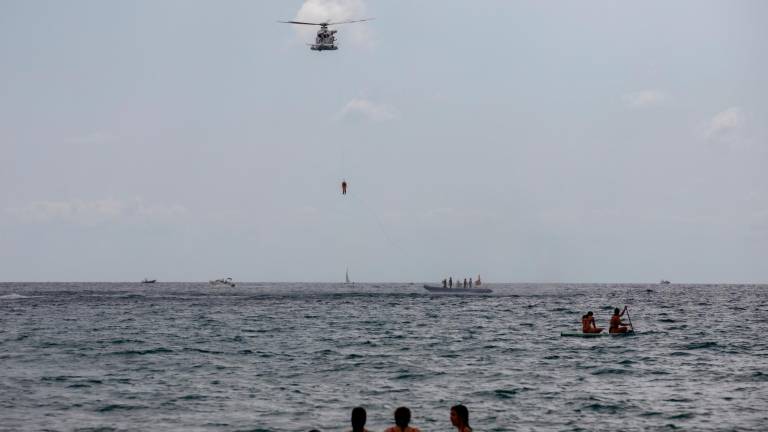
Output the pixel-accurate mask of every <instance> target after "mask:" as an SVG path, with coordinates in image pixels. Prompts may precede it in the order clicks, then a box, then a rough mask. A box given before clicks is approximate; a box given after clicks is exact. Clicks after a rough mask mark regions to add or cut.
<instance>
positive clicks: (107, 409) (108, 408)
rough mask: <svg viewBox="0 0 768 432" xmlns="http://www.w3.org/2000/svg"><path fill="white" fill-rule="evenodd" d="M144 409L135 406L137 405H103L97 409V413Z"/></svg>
mask: <svg viewBox="0 0 768 432" xmlns="http://www.w3.org/2000/svg"><path fill="white" fill-rule="evenodd" d="M142 408H144V407H142V406H137V405H123V404H109V405H104V406H103V407H101V408H99V409H97V410H96V411H97V412H110V411H117V410H126V411H130V410H135V409H142Z"/></svg>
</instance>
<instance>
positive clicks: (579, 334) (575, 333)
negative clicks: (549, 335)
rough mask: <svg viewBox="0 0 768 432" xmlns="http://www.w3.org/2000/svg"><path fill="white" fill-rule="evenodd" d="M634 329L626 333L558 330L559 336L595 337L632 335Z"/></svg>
mask: <svg viewBox="0 0 768 432" xmlns="http://www.w3.org/2000/svg"><path fill="white" fill-rule="evenodd" d="M634 335H635V331H634V330H632V331H628V332H626V333H608V332H605V333H583V332H575V331H564V332H560V336H562V337H580V338H595V337H603V336H634Z"/></svg>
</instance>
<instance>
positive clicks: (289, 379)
mask: <svg viewBox="0 0 768 432" xmlns="http://www.w3.org/2000/svg"><path fill="white" fill-rule="evenodd" d="M490 287H491V288H493V289H494V294H493V295H490V296H450V295H431V294H429V293H427V292H426V291H425V290H423V289H422V288H421V285H405V284H356V285H354V286H344V285H333V284H267V283H263V284H241V285H239V286H238V287H236V288H210V287H209V286H208V285H207V284H186V283H172V284H163V283H158V284H154V285H140V284H102V283H72V284H65V283H51V284H47V283H35V284H21V283H5V284H0V366H1V367H0V430H3V431H17V430H19V431H27V430H29V431H33V430H35V431H36V430H62V431H69V430H100V431H111V430H162V431H309V430H310V429H312V428H318V429H320V430H323V431H338V430H344V429H348V425H349V412H350V410H351V409H352V408H353V407H354V406H357V405H362V406H364V407H366V409H367V410H368V426H369V429H371V430H382V429H383V428H384V427H386V426H388V425H390V424H391V423H392V422H391V418H392V412H393V410H394V408H396V407H397V406H400V405H406V406H408V407H410V408H411V410H412V412H413V421H412V424H413V425H414V426H416V427H420V428H421V429H422V430H425V431H437V430H441V431H448V430H451V425H450V421H449V419H448V416H449V407H450V406H451V405H453V404H456V403H459V402H461V403H464V404H465V405H467V406H468V407H469V409H470V420H471V423H472V425H473V426H474V427H475V430H477V431H483V430H485V431H493V430H499V431H500V430H519V431H527V430H563V431H568V430H674V429H683V430H766V428H768V426H766V425H768V338H766V336H765V334H766V333H765V329H766V325H767V323H768V286H764V285H763V286H758V285H739V286H736V285H728V286H725V285H719V286H718V285H691V286H682V285H668V286H659V285H621V284H615V285H594V284H593V285H586V284H583V285H567V284H556V285H544V284H542V285H522V284H518V285H514V284H513V285H491V286H490ZM625 303H627V304H629V305H630V314H631V319H632V322H633V323H634V325H635V327H636V329H637V330H638V332H639V335H638V336H636V337H623V338H611V337H605V338H596V339H581V338H561V337H559V333H560V331H561V330H577V329H578V327H579V318H580V317H581V315H582V314H583V313H584V312H585V311H586V310H588V309H592V310H594V311H595V313H596V315H597V320H598V324H599V325H605V324H607V321H608V318H609V316H610V313H611V311H612V309H613V307H615V306H622V305H623V304H625Z"/></svg>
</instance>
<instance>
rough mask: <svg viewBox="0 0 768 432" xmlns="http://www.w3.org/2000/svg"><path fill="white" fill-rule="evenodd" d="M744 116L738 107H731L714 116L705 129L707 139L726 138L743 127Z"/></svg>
mask: <svg viewBox="0 0 768 432" xmlns="http://www.w3.org/2000/svg"><path fill="white" fill-rule="evenodd" d="M744 122H745V115H744V111H743V110H742V109H741V108H740V107H731V108H728V109H727V110H725V111H721V112H719V113H717V114H715V116H714V117H712V119H711V120H710V121H709V125H708V126H707V129H706V132H705V134H706V136H707V138H718V137H726V136H729V135H731V134H732V133H734V132H736V131H738V130H740V129H741V128H743V127H744Z"/></svg>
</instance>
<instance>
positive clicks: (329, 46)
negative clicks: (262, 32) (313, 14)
mask: <svg viewBox="0 0 768 432" xmlns="http://www.w3.org/2000/svg"><path fill="white" fill-rule="evenodd" d="M372 19H373V18H366V19H360V20H351V21H338V22H322V23H311V22H303V21H278V22H280V23H283V24H302V25H315V26H320V30H318V31H317V37H316V38H315V43H313V44H307V45H309V49H311V50H312V51H333V50H337V49H339V46H338V45H336V36H334V35H335V34H336V30H328V26H330V25H336V24H351V23H358V22H363V21H370V20H372Z"/></svg>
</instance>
